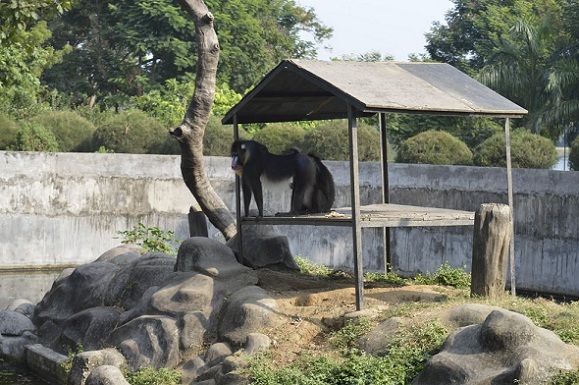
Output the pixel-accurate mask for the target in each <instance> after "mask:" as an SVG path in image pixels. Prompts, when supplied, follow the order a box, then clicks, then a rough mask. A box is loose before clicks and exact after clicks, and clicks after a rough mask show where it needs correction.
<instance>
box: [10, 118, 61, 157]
mask: <svg viewBox="0 0 579 385" xmlns="http://www.w3.org/2000/svg"><path fill="white" fill-rule="evenodd" d="M11 149H12V150H16V151H47V152H56V151H59V147H58V142H57V141H56V137H55V136H54V134H53V133H52V131H50V130H47V129H46V128H44V127H43V126H41V125H39V124H37V123H24V124H23V125H22V126H21V127H20V129H19V130H18V133H17V134H16V143H15V144H14V147H13V148H11Z"/></svg>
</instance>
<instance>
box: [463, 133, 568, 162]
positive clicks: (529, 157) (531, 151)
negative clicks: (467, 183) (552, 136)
mask: <svg viewBox="0 0 579 385" xmlns="http://www.w3.org/2000/svg"><path fill="white" fill-rule="evenodd" d="M556 162H557V150H556V148H555V145H554V144H553V142H552V141H551V140H549V139H547V138H545V137H542V136H540V135H537V134H533V133H531V132H529V131H526V130H522V129H521V130H515V131H513V132H512V135H511V163H512V167H513V168H543V169H549V168H551V167H553V165H554V164H555V163H556ZM474 163H475V164H476V165H477V166H485V167H505V166H506V151H505V137H504V134H503V133H497V134H495V135H493V136H491V137H490V138H488V139H487V140H485V141H484V142H482V143H481V144H480V145H479V146H478V147H477V148H476V149H475V156H474Z"/></svg>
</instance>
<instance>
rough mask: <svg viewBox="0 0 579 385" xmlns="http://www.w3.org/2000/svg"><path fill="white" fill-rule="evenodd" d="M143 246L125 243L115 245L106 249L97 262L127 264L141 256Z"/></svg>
mask: <svg viewBox="0 0 579 385" xmlns="http://www.w3.org/2000/svg"><path fill="white" fill-rule="evenodd" d="M142 253H143V248H142V247H140V246H136V245H131V244H125V245H119V246H116V247H113V248H112V249H110V250H107V251H105V252H104V253H102V254H101V255H100V257H98V258H97V259H96V262H110V263H114V264H115V265H127V264H129V263H132V262H134V261H136V260H137V259H139V258H141V254H142Z"/></svg>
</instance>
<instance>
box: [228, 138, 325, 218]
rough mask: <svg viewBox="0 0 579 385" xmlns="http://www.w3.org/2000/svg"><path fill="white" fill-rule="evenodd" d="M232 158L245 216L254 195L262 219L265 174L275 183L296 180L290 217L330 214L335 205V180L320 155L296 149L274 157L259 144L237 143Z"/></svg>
mask: <svg viewBox="0 0 579 385" xmlns="http://www.w3.org/2000/svg"><path fill="white" fill-rule="evenodd" d="M231 158H232V160H231V168H232V169H233V170H234V171H235V173H236V174H237V175H240V176H241V180H242V188H243V204H244V209H245V216H246V217H247V216H248V213H249V204H250V202H251V194H252V193H253V195H254V196H255V203H256V204H257V209H258V211H259V216H260V217H262V216H263V195H262V190H261V176H262V175H263V176H265V178H266V179H269V180H270V181H274V182H275V181H281V180H284V179H289V178H292V179H293V180H292V189H293V191H292V198H291V209H290V212H289V214H294V215H295V214H306V213H324V212H329V211H330V209H331V208H332V205H333V204H334V195H335V191H334V178H332V174H330V171H329V170H328V169H327V168H326V166H324V164H323V163H322V161H321V160H320V158H318V157H317V156H314V155H311V154H304V153H303V152H300V151H298V150H296V149H292V150H291V151H290V152H288V153H287V154H283V155H275V154H272V153H270V152H269V151H268V150H267V147H265V146H264V145H263V144H261V143H258V142H256V141H253V140H237V141H235V142H233V144H232V146H231Z"/></svg>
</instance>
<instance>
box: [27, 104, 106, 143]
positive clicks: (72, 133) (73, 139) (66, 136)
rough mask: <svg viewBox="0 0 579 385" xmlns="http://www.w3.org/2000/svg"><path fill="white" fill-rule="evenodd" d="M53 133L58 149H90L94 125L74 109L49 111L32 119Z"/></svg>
mask: <svg viewBox="0 0 579 385" xmlns="http://www.w3.org/2000/svg"><path fill="white" fill-rule="evenodd" d="M32 121H33V122H35V123H38V124H39V125H41V126H43V127H45V128H47V129H49V130H50V131H52V133H53V134H54V136H55V138H56V141H57V142H58V146H59V147H60V151H64V152H70V151H80V152H87V151H92V150H93V146H92V143H91V141H92V136H93V134H94V131H95V126H94V125H93V124H92V123H91V122H90V121H88V120H87V119H85V118H84V117H82V116H81V115H79V114H77V113H76V112H74V111H49V112H44V113H42V114H40V115H38V116H35V117H34V118H33V119H32Z"/></svg>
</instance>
